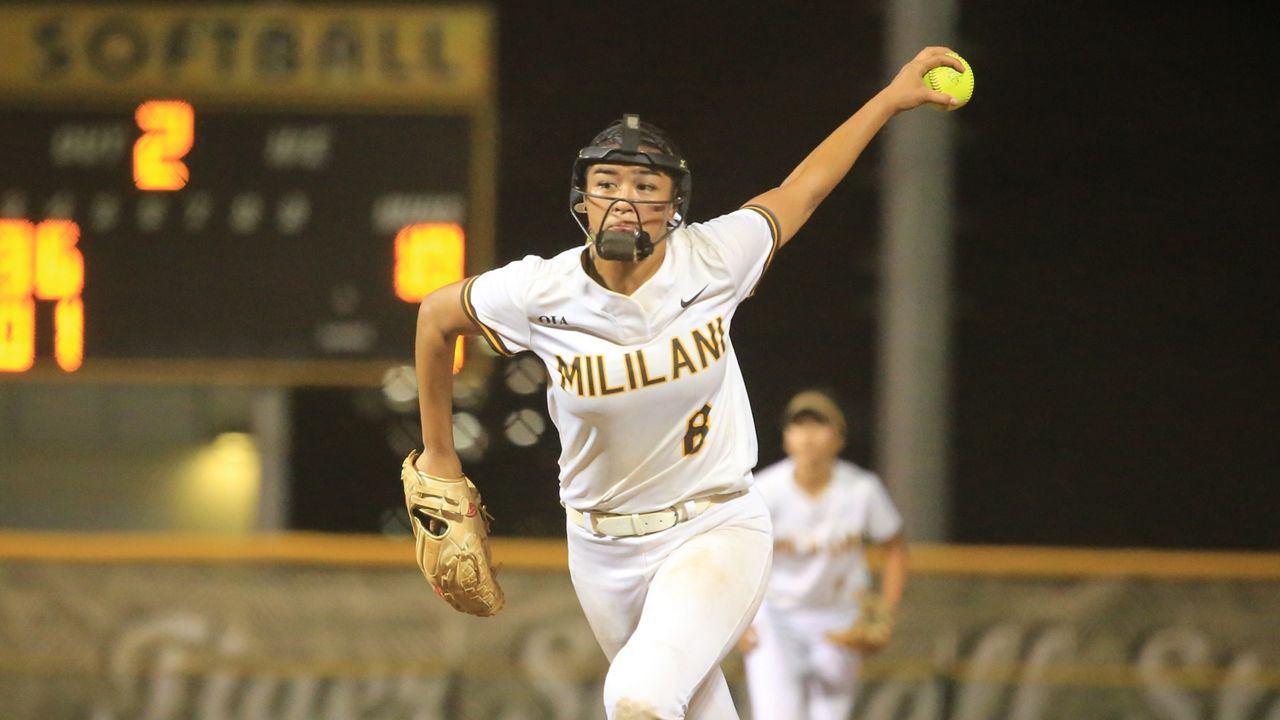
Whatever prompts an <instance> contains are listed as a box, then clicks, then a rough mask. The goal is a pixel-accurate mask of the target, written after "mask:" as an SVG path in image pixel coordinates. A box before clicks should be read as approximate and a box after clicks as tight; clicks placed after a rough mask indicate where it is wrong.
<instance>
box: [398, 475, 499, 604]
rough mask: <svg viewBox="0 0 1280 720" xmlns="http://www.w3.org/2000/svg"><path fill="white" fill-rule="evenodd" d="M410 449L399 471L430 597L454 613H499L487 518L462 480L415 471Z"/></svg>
mask: <svg viewBox="0 0 1280 720" xmlns="http://www.w3.org/2000/svg"><path fill="white" fill-rule="evenodd" d="M417 458H418V452H417V451H416V450H415V451H413V452H411V453H409V457H407V458H405V461H404V464H403V465H402V466H401V467H400V480H401V482H403V483H404V502H405V506H406V507H407V508H408V510H409V524H410V525H411V526H412V527H413V539H414V550H415V553H414V554H415V556H416V557H417V560H418V567H419V568H420V569H421V570H422V574H423V575H425V576H426V577H427V581H428V582H430V583H431V587H432V588H434V589H435V591H436V594H437V595H439V596H440V597H442V598H444V599H445V602H447V603H449V604H450V605H452V606H453V607H454V609H456V610H461V611H462V612H464V613H470V614H472V615H481V616H488V615H493V614H495V613H497V612H498V611H499V610H501V609H502V604H503V602H504V597H503V595H502V588H501V587H499V586H498V581H497V580H496V579H494V576H493V575H494V573H493V561H492V559H491V558H490V555H489V521H490V520H492V519H493V518H492V516H490V515H489V511H488V510H486V509H485V507H484V504H482V503H481V502H480V491H479V490H477V489H476V486H475V485H473V484H471V481H470V480H468V479H467V478H466V476H463V477H460V478H456V479H453V480H450V479H447V478H439V477H435V476H434V475H428V474H426V473H424V472H420V471H419V470H418V469H417V468H416V467H414V465H413V462H414V460H416V459H417Z"/></svg>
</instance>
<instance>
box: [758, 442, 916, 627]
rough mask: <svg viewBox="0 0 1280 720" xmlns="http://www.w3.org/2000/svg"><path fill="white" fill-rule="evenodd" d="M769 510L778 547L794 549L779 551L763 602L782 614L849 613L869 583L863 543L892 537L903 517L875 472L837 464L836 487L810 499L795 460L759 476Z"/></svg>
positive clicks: (833, 481)
mask: <svg viewBox="0 0 1280 720" xmlns="http://www.w3.org/2000/svg"><path fill="white" fill-rule="evenodd" d="M755 478H756V486H757V487H758V488H759V490H760V492H761V494H762V495H763V496H764V500H765V504H766V505H768V506H769V515H770V517H771V518H772V519H773V535H774V539H775V542H778V543H784V544H790V545H791V546H792V547H794V548H795V549H794V551H788V552H775V553H774V556H773V574H772V576H771V577H770V579H769V590H768V592H767V593H766V595H765V602H766V603H768V604H769V605H770V606H771V607H775V608H780V609H792V608H847V607H853V606H854V605H856V603H857V599H858V592H859V591H860V590H862V589H864V588H866V587H867V586H868V584H869V583H870V580H871V578H870V573H869V572H868V570H867V562H866V556H865V554H864V553H863V549H862V544H861V543H862V540H863V539H864V538H865V539H869V540H871V541H873V542H883V541H886V540H889V539H890V538H892V537H893V536H894V535H897V534H898V531H899V530H901V529H902V517H901V516H900V515H899V514H898V510H897V508H895V507H894V505H893V501H892V500H890V499H889V494H888V492H886V491H885V489H884V485H882V484H881V483H880V480H879V479H878V478H877V477H876V476H875V474H873V473H871V472H869V471H867V470H864V469H862V468H860V467H858V466H857V465H854V464H853V463H851V462H848V461H847V460H837V461H836V464H835V467H834V468H833V469H832V473H831V482H830V484H828V485H827V487H826V489H825V490H824V491H823V492H822V494H821V495H818V496H816V497H815V496H813V495H810V494H809V493H807V492H805V491H804V490H802V489H801V488H800V486H799V485H797V484H796V480H795V464H794V463H793V462H792V460H791V459H790V458H787V459H784V460H782V461H780V462H777V463H774V464H773V465H770V466H768V467H766V468H764V469H763V470H759V471H757V472H756V474H755Z"/></svg>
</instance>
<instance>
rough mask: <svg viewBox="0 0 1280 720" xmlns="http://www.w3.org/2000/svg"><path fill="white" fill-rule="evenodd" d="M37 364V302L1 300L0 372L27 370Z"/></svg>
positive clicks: (25, 299) (29, 300) (27, 298)
mask: <svg viewBox="0 0 1280 720" xmlns="http://www.w3.org/2000/svg"><path fill="white" fill-rule="evenodd" d="M35 360H36V301H35V300H33V299H31V297H30V296H28V297H25V298H8V299H0V372H23V371H26V370H30V369H31V366H32V365H33V364H34V363H35Z"/></svg>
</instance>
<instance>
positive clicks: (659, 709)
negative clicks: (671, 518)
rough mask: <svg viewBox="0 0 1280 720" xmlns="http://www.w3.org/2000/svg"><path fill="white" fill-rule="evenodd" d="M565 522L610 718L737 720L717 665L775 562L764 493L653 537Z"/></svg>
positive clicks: (751, 494)
mask: <svg viewBox="0 0 1280 720" xmlns="http://www.w3.org/2000/svg"><path fill="white" fill-rule="evenodd" d="M566 528H567V532H568V538H569V543H568V545H569V574H570V577H571V578H572V580H573V586H574V589H575V590H576V591H577V594H578V600H579V602H581V603H582V610H583V612H584V613H585V614H586V616H587V622H588V623H589V624H590V625H591V630H592V631H593V632H594V633H595V636H596V641H597V642H599V643H600V647H601V649H603V650H604V653H605V655H606V656H607V657H608V658H609V672H608V674H607V675H606V676H605V683H604V703H605V713H606V715H607V716H608V717H609V718H610V720H649V719H650V718H655V719H658V720H676V719H678V718H688V720H737V718H738V713H737V711H736V710H735V709H734V706H733V698H732V697H731V696H730V695H729V685H728V683H726V682H725V678H724V674H723V673H721V671H720V662H721V661H722V660H723V659H724V658H725V656H726V655H727V654H728V653H729V651H730V650H731V649H732V648H733V646H734V643H735V642H736V641H737V639H738V636H739V635H740V634H741V633H742V631H743V630H745V629H746V627H747V625H748V624H750V622H751V620H752V618H753V617H754V616H755V613H756V609H757V608H758V607H759V605H760V600H761V598H762V597H763V596H764V590H765V586H766V584H767V582H768V577H769V568H770V565H771V563H772V561H773V539H772V528H771V525H770V522H769V511H768V509H767V508H766V507H765V505H764V502H763V501H762V500H761V499H760V495H759V492H758V491H756V490H754V489H753V490H752V491H751V492H749V493H747V494H746V495H743V496H741V497H738V498H734V499H733V500H730V501H728V502H725V503H723V504H720V505H714V506H712V507H711V508H710V509H708V510H707V511H706V512H704V513H703V514H702V515H699V516H698V517H695V518H693V519H691V520H688V521H686V522H683V523H680V524H678V525H676V526H675V527H672V528H669V529H667V530H663V531H661V532H657V533H653V534H651V535H643V536H640V537H625V538H613V537H603V536H598V535H595V534H593V533H591V532H590V531H588V530H585V529H583V528H580V527H578V526H577V525H575V524H573V523H566Z"/></svg>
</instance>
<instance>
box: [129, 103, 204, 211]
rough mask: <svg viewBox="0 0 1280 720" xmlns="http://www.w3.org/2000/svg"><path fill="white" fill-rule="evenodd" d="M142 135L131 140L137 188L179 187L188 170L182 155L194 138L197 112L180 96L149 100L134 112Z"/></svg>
mask: <svg viewBox="0 0 1280 720" xmlns="http://www.w3.org/2000/svg"><path fill="white" fill-rule="evenodd" d="M134 117H135V119H136V120H137V121H138V128H139V129H141V130H142V137H140V138H138V141H137V142H136V143H134V144H133V182H134V184H135V185H137V186H138V189H139V190H181V189H182V188H184V187H186V184H187V179H188V178H189V177H190V173H189V172H188V170H187V165H186V163H184V162H182V158H184V157H186V155H187V153H188V152H190V150H191V145H192V143H193V142H195V137H196V135H195V122H196V113H195V110H193V109H192V107H191V104H190V103H187V102H183V101H181V100H149V101H147V102H144V103H142V104H141V105H139V106H138V110H137V112H136V113H135V114H134Z"/></svg>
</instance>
